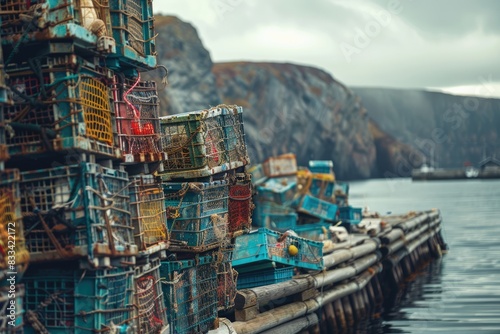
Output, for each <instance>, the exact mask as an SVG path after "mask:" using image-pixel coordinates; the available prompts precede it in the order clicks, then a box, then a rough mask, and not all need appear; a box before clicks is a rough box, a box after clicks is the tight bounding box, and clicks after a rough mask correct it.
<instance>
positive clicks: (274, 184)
mask: <svg viewBox="0 0 500 334" xmlns="http://www.w3.org/2000/svg"><path fill="white" fill-rule="evenodd" d="M255 188H256V189H257V195H256V196H257V199H258V200H262V201H272V202H275V203H278V204H285V205H289V204H291V203H292V202H293V201H294V200H295V196H296V194H297V178H296V177H293V176H292V177H279V178H272V179H268V180H267V181H266V182H264V183H262V184H260V185H258V186H256V187H255Z"/></svg>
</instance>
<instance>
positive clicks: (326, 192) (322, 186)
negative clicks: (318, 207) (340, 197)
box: [309, 173, 335, 202]
mask: <svg viewBox="0 0 500 334" xmlns="http://www.w3.org/2000/svg"><path fill="white" fill-rule="evenodd" d="M310 182H311V185H310V187H309V192H310V193H311V195H313V196H314V197H316V198H319V199H321V200H324V201H327V202H333V201H334V200H335V191H334V189H335V178H334V177H333V175H331V174H318V173H315V174H312V175H311V181H310Z"/></svg>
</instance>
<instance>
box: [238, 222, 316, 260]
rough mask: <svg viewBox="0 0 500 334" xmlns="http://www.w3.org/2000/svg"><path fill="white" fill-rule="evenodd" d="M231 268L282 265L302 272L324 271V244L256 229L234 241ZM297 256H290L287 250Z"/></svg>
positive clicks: (264, 229)
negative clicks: (296, 250)
mask: <svg viewBox="0 0 500 334" xmlns="http://www.w3.org/2000/svg"><path fill="white" fill-rule="evenodd" d="M235 245H236V246H235V250H234V255H233V262H232V263H233V266H235V267H236V266H242V265H249V264H258V263H262V262H265V263H272V262H273V261H274V262H276V263H281V264H284V265H291V266H295V267H300V268H304V269H312V270H321V269H322V268H323V243H322V242H317V241H312V240H307V239H304V238H300V237H295V236H292V235H287V234H282V233H279V232H275V231H271V230H269V229H266V228H259V229H258V230H254V231H252V232H250V233H248V234H244V235H241V236H238V237H237V238H236V240H235ZM292 245H293V246H295V247H296V248H297V249H298V254H296V255H291V254H290V253H289V251H288V250H289V249H290V246H292Z"/></svg>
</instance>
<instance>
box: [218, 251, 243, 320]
mask: <svg viewBox="0 0 500 334" xmlns="http://www.w3.org/2000/svg"><path fill="white" fill-rule="evenodd" d="M233 252H234V245H233V244H227V245H224V246H223V247H220V248H219V249H218V250H215V251H214V252H213V255H212V256H213V258H214V259H215V261H216V263H217V309H218V310H219V311H227V310H230V309H232V308H233V307H234V299H235V298H236V292H237V289H236V282H237V280H238V272H237V271H236V270H234V269H233V266H232V264H231V261H232V260H233Z"/></svg>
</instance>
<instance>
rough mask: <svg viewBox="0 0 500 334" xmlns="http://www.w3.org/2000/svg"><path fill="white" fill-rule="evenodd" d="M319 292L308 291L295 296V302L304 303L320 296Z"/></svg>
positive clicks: (314, 290) (314, 289) (313, 289)
mask: <svg viewBox="0 0 500 334" xmlns="http://www.w3.org/2000/svg"><path fill="white" fill-rule="evenodd" d="M318 293H319V292H318V290H316V288H312V289H307V290H305V291H301V292H299V293H297V294H295V295H294V296H293V300H294V301H296V302H304V301H306V300H308V299H311V298H314V297H316V296H318Z"/></svg>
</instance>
